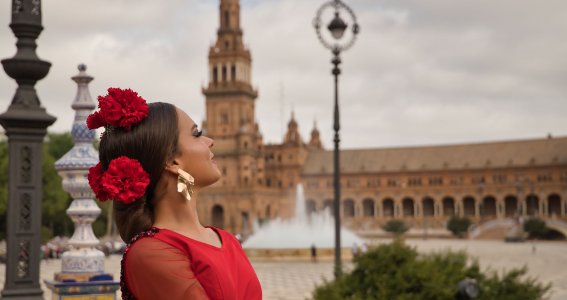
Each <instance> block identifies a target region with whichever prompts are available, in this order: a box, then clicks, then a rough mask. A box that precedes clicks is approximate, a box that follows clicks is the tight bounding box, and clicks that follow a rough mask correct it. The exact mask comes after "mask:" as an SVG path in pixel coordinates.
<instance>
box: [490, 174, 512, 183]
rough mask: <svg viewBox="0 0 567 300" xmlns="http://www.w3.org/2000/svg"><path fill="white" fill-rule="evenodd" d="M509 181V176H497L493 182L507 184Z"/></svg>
mask: <svg viewBox="0 0 567 300" xmlns="http://www.w3.org/2000/svg"><path fill="white" fill-rule="evenodd" d="M507 179H508V178H507V176H506V175H504V174H496V175H494V176H492V182H494V183H506V181H507Z"/></svg>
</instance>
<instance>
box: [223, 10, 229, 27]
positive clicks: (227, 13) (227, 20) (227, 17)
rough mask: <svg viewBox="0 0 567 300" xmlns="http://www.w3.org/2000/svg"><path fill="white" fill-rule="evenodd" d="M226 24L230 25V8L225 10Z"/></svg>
mask: <svg viewBox="0 0 567 300" xmlns="http://www.w3.org/2000/svg"><path fill="white" fill-rule="evenodd" d="M224 24H225V25H226V26H230V13H229V12H228V10H225V11H224Z"/></svg>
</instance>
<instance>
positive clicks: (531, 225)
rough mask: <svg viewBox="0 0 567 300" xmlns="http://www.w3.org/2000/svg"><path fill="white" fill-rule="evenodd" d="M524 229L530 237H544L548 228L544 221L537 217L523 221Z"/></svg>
mask: <svg viewBox="0 0 567 300" xmlns="http://www.w3.org/2000/svg"><path fill="white" fill-rule="evenodd" d="M524 231H525V232H526V233H527V234H528V237H529V238H530V239H533V238H539V239H541V238H545V237H546V235H547V233H548V231H549V228H547V225H545V222H544V221H543V220H541V219H538V218H532V219H529V220H527V221H526V222H525V223H524Z"/></svg>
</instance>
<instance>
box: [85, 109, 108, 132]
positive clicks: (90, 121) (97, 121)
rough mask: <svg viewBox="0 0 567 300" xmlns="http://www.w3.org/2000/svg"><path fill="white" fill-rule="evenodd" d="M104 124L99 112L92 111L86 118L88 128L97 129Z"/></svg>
mask: <svg viewBox="0 0 567 300" xmlns="http://www.w3.org/2000/svg"><path fill="white" fill-rule="evenodd" d="M104 125H106V122H105V121H104V118H103V117H102V115H101V114H100V112H98V111H97V112H94V113H92V114H91V115H89V117H88V118H87V127H88V128H89V129H97V128H100V127H103V126H104Z"/></svg>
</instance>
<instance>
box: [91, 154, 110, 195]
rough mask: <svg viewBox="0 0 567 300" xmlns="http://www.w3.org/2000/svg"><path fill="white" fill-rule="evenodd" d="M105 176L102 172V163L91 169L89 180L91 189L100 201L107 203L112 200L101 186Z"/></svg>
mask: <svg viewBox="0 0 567 300" xmlns="http://www.w3.org/2000/svg"><path fill="white" fill-rule="evenodd" d="M103 175H104V171H103V170H102V166H101V165H100V163H98V164H96V166H94V167H91V168H90V169H89V175H88V176H87V178H88V180H89V185H90V186H91V189H92V190H93V192H94V193H95V196H96V198H97V199H98V200H100V201H106V200H109V199H110V195H108V193H106V192H105V191H104V190H103V188H102V185H101V179H102V176H103Z"/></svg>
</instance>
